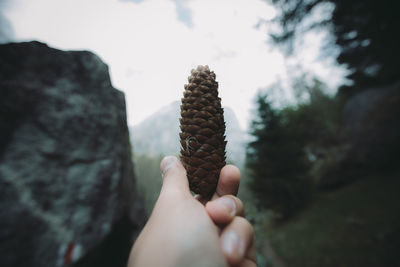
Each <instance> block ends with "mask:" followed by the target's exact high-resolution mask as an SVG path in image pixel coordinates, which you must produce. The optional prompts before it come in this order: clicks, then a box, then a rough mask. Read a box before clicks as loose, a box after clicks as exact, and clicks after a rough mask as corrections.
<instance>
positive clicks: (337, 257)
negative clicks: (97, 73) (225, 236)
mask: <svg viewBox="0 0 400 267" xmlns="http://www.w3.org/2000/svg"><path fill="white" fill-rule="evenodd" d="M399 189H400V180H399V179H398V176H390V177H364V179H362V180H359V181H357V182H356V183H354V184H352V185H350V186H347V187H344V188H342V189H340V190H337V191H333V192H329V193H325V194H319V195H318V197H317V200H316V201H314V203H313V204H312V205H311V206H310V207H309V208H308V209H307V210H305V211H304V212H303V213H301V214H299V216H298V217H297V218H295V220H292V221H289V222H287V223H285V224H282V225H278V226H273V225H271V224H270V225H268V226H267V225H265V224H264V225H263V228H264V233H261V232H259V234H260V235H262V236H263V237H266V238H268V239H269V240H270V242H271V243H272V245H273V246H274V247H275V249H276V251H277V253H278V254H279V255H280V256H281V257H282V258H283V259H284V261H286V263H287V265H288V266H292V267H296V266H299V267H300V266H308V267H314V266H316V267H317V266H324V267H330V266H332V267H333V266H335V267H340V266H352V267H358V266H359V267H364V266H400V258H399V257H398V248H400V201H399V200H400V199H399V198H400V197H399V194H398V192H399ZM259 238H260V236H259Z"/></svg>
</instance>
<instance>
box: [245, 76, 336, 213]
mask: <svg viewBox="0 0 400 267" xmlns="http://www.w3.org/2000/svg"><path fill="white" fill-rule="evenodd" d="M297 85H298V86H299V88H298V90H300V91H304V92H307V95H308V96H309V97H308V98H309V100H308V101H305V102H302V103H299V104H298V105H296V106H288V107H285V108H283V109H275V108H273V107H272V105H271V103H270V101H269V98H268V96H267V95H266V94H260V95H258V97H257V115H256V118H255V119H254V120H253V122H252V124H251V135H252V136H253V138H254V139H253V141H252V142H250V143H249V145H248V149H247V162H246V163H247V168H248V170H249V172H250V176H251V181H250V182H249V188H250V190H251V191H252V192H253V193H254V196H255V198H256V202H257V204H258V205H259V207H262V208H266V209H270V210H272V211H273V212H274V213H275V215H277V217H278V218H280V219H286V218H289V217H291V216H292V215H294V214H296V212H298V211H299V210H301V209H302V208H304V207H305V206H306V204H307V203H308V201H309V200H310V199H311V197H312V193H313V188H314V184H315V182H317V183H318V182H319V179H320V178H321V177H320V174H321V173H325V172H326V171H325V170H324V168H330V167H331V164H330V162H329V160H327V161H324V160H325V159H326V158H324V157H322V159H318V155H314V154H315V153H314V152H313V151H329V149H330V148H331V147H335V146H336V145H337V144H336V143H337V138H338V132H339V130H340V127H341V116H340V114H341V112H340V111H341V103H340V102H339V101H338V99H334V98H331V97H329V96H327V95H326V94H324V93H323V88H324V85H323V84H322V83H321V82H320V81H318V80H316V79H314V80H313V81H312V83H307V82H306V81H304V80H301V79H300V80H299V81H298V82H297ZM313 153H314V154H313ZM312 157H314V158H313V159H312ZM316 162H318V164H317V165H318V171H315V166H314V165H316V164H315V163H316Z"/></svg>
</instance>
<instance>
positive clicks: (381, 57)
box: [270, 0, 400, 94]
mask: <svg viewBox="0 0 400 267" xmlns="http://www.w3.org/2000/svg"><path fill="white" fill-rule="evenodd" d="M270 1H272V3H273V4H274V5H275V6H276V7H278V9H279V10H280V11H281V13H280V16H279V17H278V18H277V21H278V22H279V25H280V26H281V27H280V30H279V31H278V32H276V33H275V34H272V37H273V39H274V40H275V41H276V42H277V43H280V44H282V43H287V44H288V43H289V44H290V43H291V42H292V41H293V39H294V38H296V35H297V34H298V33H299V32H300V31H299V28H300V27H301V25H302V22H304V21H306V20H307V19H310V15H311V14H312V13H313V11H315V10H316V9H317V8H318V7H322V6H323V5H327V4H333V6H334V9H333V12H332V16H331V17H324V18H319V19H313V22H312V23H310V22H308V23H307V26H304V25H302V26H303V29H302V30H304V27H305V28H306V29H305V30H306V31H307V30H310V29H314V28H316V27H321V26H323V27H325V26H329V27H328V29H331V31H332V34H333V37H334V38H335V42H336V44H337V45H338V46H339V47H340V49H341V51H340V54H339V55H338V57H337V61H338V62H339V63H341V64H344V65H345V66H347V67H348V69H349V70H350V74H349V75H348V78H349V79H350V80H351V81H352V82H353V84H352V85H351V86H347V87H343V88H342V92H346V94H349V93H352V92H356V91H359V90H361V89H364V88H369V87H371V86H377V85H383V84H390V83H393V82H396V81H397V80H398V79H399V77H400V52H399V49H398V48H399V47H400V37H399V34H398V31H399V30H398V25H400V16H398V14H397V13H398V10H399V9H400V2H399V1H393V0H382V1H375V0H352V1H347V0H270ZM315 17H318V16H315ZM311 20H312V19H311ZM299 37H300V36H299Z"/></svg>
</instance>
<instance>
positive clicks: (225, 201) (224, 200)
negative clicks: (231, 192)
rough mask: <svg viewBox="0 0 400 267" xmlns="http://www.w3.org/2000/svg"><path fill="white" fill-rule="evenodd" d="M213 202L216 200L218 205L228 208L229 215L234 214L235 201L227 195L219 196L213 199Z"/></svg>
mask: <svg viewBox="0 0 400 267" xmlns="http://www.w3.org/2000/svg"><path fill="white" fill-rule="evenodd" d="M215 202H217V203H218V204H219V205H222V206H224V207H225V208H226V209H227V210H228V212H229V215H230V216H235V214H236V203H235V201H233V199H231V198H229V197H221V198H218V199H217V200H215Z"/></svg>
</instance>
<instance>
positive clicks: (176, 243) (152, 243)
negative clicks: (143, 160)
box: [128, 157, 256, 267]
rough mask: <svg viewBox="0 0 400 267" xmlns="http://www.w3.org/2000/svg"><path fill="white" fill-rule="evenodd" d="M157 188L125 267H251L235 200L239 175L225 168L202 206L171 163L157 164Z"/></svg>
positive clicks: (247, 236) (250, 241)
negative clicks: (159, 186) (159, 185)
mask: <svg viewBox="0 0 400 267" xmlns="http://www.w3.org/2000/svg"><path fill="white" fill-rule="evenodd" d="M161 170H162V173H163V186H162V189H161V192H160V196H159V198H158V200H157V202H156V204H155V206H154V209H153V212H152V214H151V216H150V219H149V220H148V222H147V224H146V226H145V227H144V229H143V230H142V232H141V234H140V235H139V237H138V239H137V240H136V242H135V244H134V246H133V248H132V251H131V255H130V258H129V262H128V266H129V267H133V266H227V264H229V265H230V266H256V264H255V250H254V234H253V228H252V226H251V225H250V223H249V222H248V221H247V220H246V219H244V218H243V217H240V216H243V214H244V211H243V204H242V202H241V201H240V200H239V199H238V198H237V197H235V196H234V195H235V194H236V193H237V190H238V187H239V181H240V173H239V170H238V169H237V168H236V167H234V166H232V165H228V166H225V167H224V168H223V169H222V170H221V174H220V179H219V182H218V186H217V190H216V193H215V194H214V196H213V197H212V199H211V201H209V202H207V203H206V205H205V206H204V205H203V204H202V202H203V203H204V201H201V200H200V201H199V200H197V199H196V197H193V196H192V195H191V193H190V190H189V185H188V181H187V177H186V171H185V169H184V167H183V166H182V164H181V163H180V161H179V160H178V159H177V158H176V157H166V158H164V160H163V161H162V162H161Z"/></svg>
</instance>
